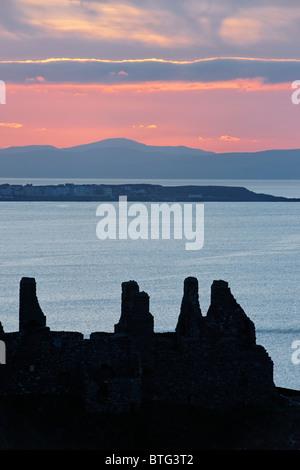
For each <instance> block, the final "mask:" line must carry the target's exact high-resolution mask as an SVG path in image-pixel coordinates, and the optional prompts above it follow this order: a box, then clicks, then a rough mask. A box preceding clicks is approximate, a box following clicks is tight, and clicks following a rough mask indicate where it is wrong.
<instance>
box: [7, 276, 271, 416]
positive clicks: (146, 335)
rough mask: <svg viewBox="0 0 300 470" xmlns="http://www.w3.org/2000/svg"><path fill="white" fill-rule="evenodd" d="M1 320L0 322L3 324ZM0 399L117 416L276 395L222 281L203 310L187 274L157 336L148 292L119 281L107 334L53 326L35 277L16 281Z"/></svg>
mask: <svg viewBox="0 0 300 470" xmlns="http://www.w3.org/2000/svg"><path fill="white" fill-rule="evenodd" d="M0 326H1V324H0ZM0 340H2V341H4V343H5V345H6V358H7V359H6V364H5V365H0V396H19V395H25V394H31V395H33V396H34V395H50V396H51V395H64V396H68V395H69V396H76V397H80V398H81V399H82V401H83V403H84V405H85V408H86V410H87V411H88V412H92V413H107V412H108V413H121V412H129V411H131V410H138V409H140V407H141V406H142V404H143V403H146V402H153V401H160V402H162V403H163V402H166V403H172V404H183V405H184V404H186V405H194V406H198V407H202V408H208V409H213V410H226V409H230V408H231V407H234V406H235V405H238V404H265V403H269V402H270V400H272V399H273V398H274V396H275V394H276V388H275V385H274V382H273V362H272V360H271V358H270V357H269V356H268V354H267V352H266V350H265V349H264V348H263V347H262V346H260V345H257V344H256V338H255V327H254V324H253V322H252V321H251V320H250V319H249V318H248V317H247V315H246V314H245V312H244V311H243V309H242V308H241V307H240V305H239V304H238V303H237V302H236V300H235V298H234V297H233V295H232V293H231V291H230V288H229V287H228V283H227V282H225V281H221V280H219V281H214V282H213V284H212V287H211V303H210V307H209V309H208V312H207V314H206V316H204V315H203V314H202V312H201V308H200V304H199V295H198V281H197V279H196V278H194V277H188V278H186V279H185V281H184V292H183V298H182V303H181V309H180V315H179V318H178V323H177V326H176V329H175V331H174V332H167V333H156V332H154V319H153V316H152V314H151V313H150V311H149V296H148V294H146V293H145V292H140V290H139V286H138V284H137V283H136V282H135V281H129V282H124V283H123V284H122V303H121V316H120V319H119V322H118V323H117V324H116V325H115V327H114V332H113V333H105V332H94V333H91V335H90V337H89V338H88V339H86V338H84V336H83V334H81V333H78V332H67V331H51V330H50V328H49V327H47V326H46V317H45V315H44V314H43V312H42V309H41V307H40V305H39V302H38V298H37V296H36V282H35V279H33V278H22V280H21V282H20V309H19V331H18V332H12V333H5V332H4V331H3V329H2V326H1V328H0Z"/></svg>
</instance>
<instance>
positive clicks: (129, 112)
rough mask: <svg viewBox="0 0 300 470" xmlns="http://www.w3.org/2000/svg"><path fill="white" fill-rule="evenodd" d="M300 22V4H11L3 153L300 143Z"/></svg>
mask: <svg viewBox="0 0 300 470" xmlns="http://www.w3.org/2000/svg"><path fill="white" fill-rule="evenodd" d="M299 21H300V3H299V0H281V1H279V0H251V1H250V0H207V1H206V0H204V1H199V0H151V1H150V0H126V1H123V2H119V1H115V0H2V2H1V9H0V80H1V81H2V82H4V84H5V96H6V100H5V104H0V148H5V147H9V146H19V145H22V146H23V145H54V146H56V147H58V148H63V147H71V146H73V145H79V144H85V143H89V142H96V141H99V140H103V139H107V138H115V137H122V138H128V139H133V140H136V141H138V142H142V143H145V144H149V145H185V146H188V147H193V148H201V149H204V150H209V151H214V152H239V151H244V152H245V151H246V152H250V151H258V150H266V149H275V148H277V149H281V148H300V139H299V121H300V105H296V104H294V103H293V102H292V94H293V93H294V92H295V89H293V88H292V83H293V82H294V81H296V80H300V50H299V44H300V28H299ZM1 87H2V88H1ZM3 88H4V85H3V84H2V85H1V82H0V101H2V102H3V99H2V100H1V96H2V97H3ZM1 93H2V95H1ZM299 97H300V93H299Z"/></svg>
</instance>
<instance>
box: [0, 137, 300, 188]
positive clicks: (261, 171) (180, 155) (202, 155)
mask: <svg viewBox="0 0 300 470" xmlns="http://www.w3.org/2000/svg"><path fill="white" fill-rule="evenodd" d="M0 177H1V178H93V179H96V178H99V179H103V178H121V179H122V178H124V179H125V178H129V179H130V178H132V179H135V178H139V179H141V178H147V179H151V178H152V179H168V178H169V179H171V178H172V179H300V150H299V149H295V150H267V151H261V152H250V153H219V154H217V153H213V152H205V151H204V150H200V149H194V148H189V147H183V146H177V147H171V146H169V147H167V146H166V147H162V146H150V145H145V144H142V143H139V142H135V141H133V140H129V139H106V140H102V141H100V142H93V143H90V144H85V145H78V146H76V147H69V148H63V149H58V148H56V147H53V146H50V145H44V146H43V145H31V146H25V147H9V148H5V149H1V150H0Z"/></svg>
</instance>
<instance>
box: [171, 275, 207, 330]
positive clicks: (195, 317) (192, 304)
mask: <svg viewBox="0 0 300 470" xmlns="http://www.w3.org/2000/svg"><path fill="white" fill-rule="evenodd" d="M202 320H203V317H202V313H201V309H200V305H199V295H198V280H197V279H196V278H195V277H187V278H186V279H185V280H184V290H183V298H182V302H181V309H180V315H179V318H178V323H177V326H176V333H177V334H178V335H180V336H184V337H188V338H199V337H200V332H201V324H202Z"/></svg>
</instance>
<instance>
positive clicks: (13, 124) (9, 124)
mask: <svg viewBox="0 0 300 470" xmlns="http://www.w3.org/2000/svg"><path fill="white" fill-rule="evenodd" d="M0 127H11V128H12V129H18V128H19V127H23V124H19V123H18V122H0Z"/></svg>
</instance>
